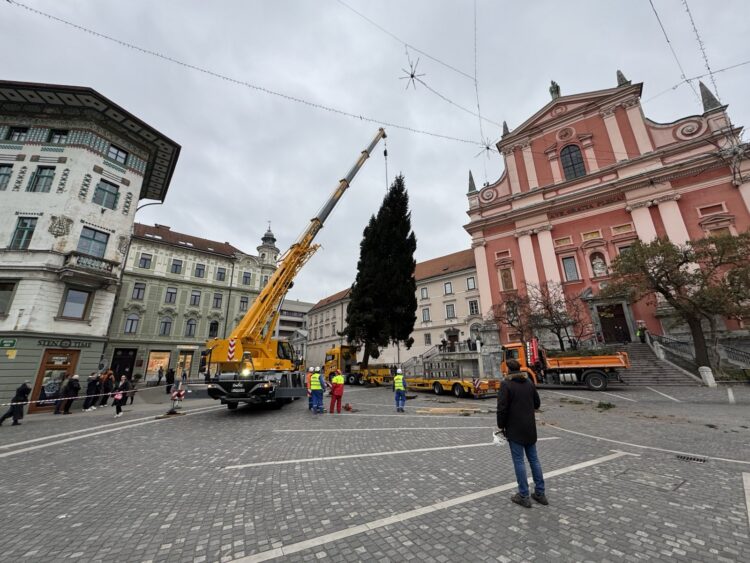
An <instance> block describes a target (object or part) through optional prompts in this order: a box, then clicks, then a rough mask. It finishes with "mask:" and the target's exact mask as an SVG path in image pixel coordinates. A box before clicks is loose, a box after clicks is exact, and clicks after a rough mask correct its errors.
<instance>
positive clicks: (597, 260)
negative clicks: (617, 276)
mask: <svg viewBox="0 0 750 563" xmlns="http://www.w3.org/2000/svg"><path fill="white" fill-rule="evenodd" d="M591 269H592V270H593V272H594V277H596V278H598V277H601V276H606V275H607V263H606V262H605V261H604V258H602V255H601V254H595V255H594V256H593V258H592V259H591Z"/></svg>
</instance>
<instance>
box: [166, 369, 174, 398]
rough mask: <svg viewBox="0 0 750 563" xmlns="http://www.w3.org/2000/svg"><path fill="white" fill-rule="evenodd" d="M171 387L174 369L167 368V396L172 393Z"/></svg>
mask: <svg viewBox="0 0 750 563" xmlns="http://www.w3.org/2000/svg"><path fill="white" fill-rule="evenodd" d="M172 385H174V369H172V368H169V369H168V370H167V395H169V393H170V392H171V391H172Z"/></svg>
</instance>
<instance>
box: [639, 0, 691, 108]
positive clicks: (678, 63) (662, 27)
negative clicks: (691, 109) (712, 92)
mask: <svg viewBox="0 0 750 563" xmlns="http://www.w3.org/2000/svg"><path fill="white" fill-rule="evenodd" d="M648 3H649V4H651V9H652V10H653V12H654V15H655V16H656V21H658V22H659V27H660V28H661V32H662V33H663V34H664V39H666V40H667V45H669V50H670V51H672V56H673V57H674V60H675V62H676V63H677V67H678V68H679V69H680V78H682V79H683V80H685V79H686V78H687V77H686V75H685V69H684V68H682V63H681V62H680V58H679V57H678V56H677V52H676V51H675V50H674V46H672V42H671V41H670V40H669V35H667V30H666V29H664V24H663V23H661V18H660V17H659V12H657V11H656V6H654V2H653V0H648ZM688 84H689V85H690V88H692V90H693V94H695V97H696V99H697V100H698V103H700V102H701V97H700V96H699V95H698V90H696V89H695V86H694V85H693V84H692V83H690V82H688Z"/></svg>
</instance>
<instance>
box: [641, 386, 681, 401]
mask: <svg viewBox="0 0 750 563" xmlns="http://www.w3.org/2000/svg"><path fill="white" fill-rule="evenodd" d="M646 389H648V390H650V391H653V392H654V393H659V395H661V396H662V397H666V398H667V399H671V400H673V401H674V402H675V403H681V402H682V401H680V400H679V399H675V398H674V397H672V396H671V395H667V394H666V393H662V392H661V391H657V390H656V389H654V388H653V387H646Z"/></svg>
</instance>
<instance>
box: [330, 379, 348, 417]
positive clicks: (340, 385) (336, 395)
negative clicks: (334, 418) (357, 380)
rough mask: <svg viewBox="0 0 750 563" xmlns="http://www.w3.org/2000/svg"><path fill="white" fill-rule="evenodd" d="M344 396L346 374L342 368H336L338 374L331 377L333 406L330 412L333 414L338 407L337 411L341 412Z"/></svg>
mask: <svg viewBox="0 0 750 563" xmlns="http://www.w3.org/2000/svg"><path fill="white" fill-rule="evenodd" d="M343 396H344V376H343V375H341V370H340V369H337V370H336V375H334V376H333V378H332V379H331V406H330V408H329V409H328V412H330V413H331V414H333V408H334V407H337V412H338V413H339V414H341V398H342V397H343Z"/></svg>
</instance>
